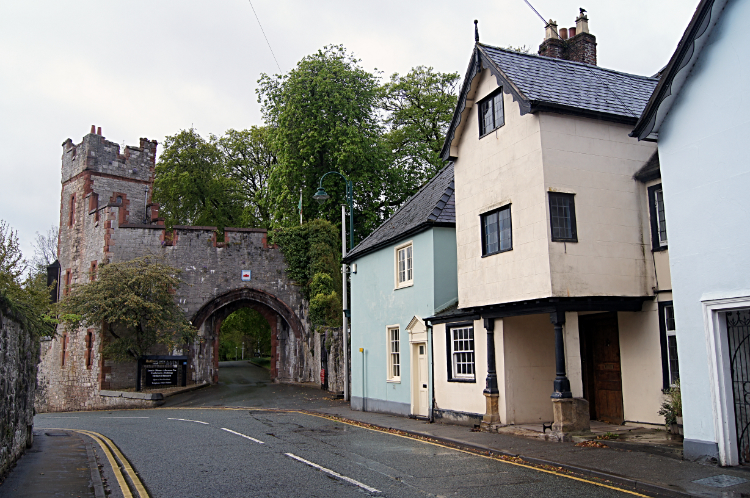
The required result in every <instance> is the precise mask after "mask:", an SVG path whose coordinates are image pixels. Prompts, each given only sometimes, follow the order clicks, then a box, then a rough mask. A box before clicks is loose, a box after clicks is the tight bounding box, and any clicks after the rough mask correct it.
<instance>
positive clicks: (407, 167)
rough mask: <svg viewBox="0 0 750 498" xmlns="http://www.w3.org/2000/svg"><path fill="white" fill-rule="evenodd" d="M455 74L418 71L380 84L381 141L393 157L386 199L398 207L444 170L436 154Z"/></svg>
mask: <svg viewBox="0 0 750 498" xmlns="http://www.w3.org/2000/svg"><path fill="white" fill-rule="evenodd" d="M458 81H459V74H458V73H440V72H436V71H435V70H434V69H433V68H431V67H424V66H418V67H415V68H413V69H412V70H411V71H409V72H408V73H407V74H406V75H403V76H402V75H399V74H397V73H395V74H393V75H392V76H391V81H390V82H388V83H385V84H384V85H383V99H382V108H383V109H384V110H385V111H386V112H387V115H386V118H385V124H386V126H387V129H388V131H387V133H386V134H385V135H384V140H385V143H386V146H387V147H388V150H390V151H391V154H392V163H391V166H390V169H389V178H391V181H389V182H388V185H389V186H390V187H392V188H391V189H389V191H388V193H387V195H386V198H387V199H388V202H389V205H390V207H395V208H397V207H398V206H400V205H401V204H402V203H403V202H404V201H405V200H406V199H407V198H408V197H410V196H411V195H413V194H414V193H416V191H417V190H418V189H419V187H421V186H422V185H423V184H424V183H426V182H427V181H428V180H429V179H430V178H432V177H433V176H435V175H436V174H437V172H438V171H440V169H441V168H442V167H443V166H444V165H445V163H444V161H443V160H442V159H441V158H440V150H441V149H442V147H443V142H444V141H445V134H446V132H447V130H448V126H449V125H450V121H451V118H452V117H453V110H454V109H455V107H456V102H457V97H456V85H457V83H458Z"/></svg>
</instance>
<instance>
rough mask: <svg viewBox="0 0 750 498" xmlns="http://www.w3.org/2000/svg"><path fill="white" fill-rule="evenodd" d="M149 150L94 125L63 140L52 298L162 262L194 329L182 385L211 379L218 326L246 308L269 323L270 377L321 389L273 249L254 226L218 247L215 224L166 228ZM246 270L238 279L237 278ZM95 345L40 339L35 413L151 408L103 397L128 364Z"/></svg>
mask: <svg viewBox="0 0 750 498" xmlns="http://www.w3.org/2000/svg"><path fill="white" fill-rule="evenodd" d="M156 145H157V144H156V142H155V141H151V140H148V139H145V138H142V139H141V140H140V145H139V146H138V147H131V146H126V147H125V149H124V150H123V151H121V150H120V146H119V145H118V144H116V143H114V142H110V141H108V140H106V139H105V138H104V137H103V136H102V135H101V128H99V129H98V130H96V129H95V128H94V127H92V128H91V133H90V134H88V135H86V136H85V137H83V140H82V142H81V143H79V144H74V143H73V142H72V140H70V139H68V140H66V141H65V142H64V143H63V155H62V194H61V200H60V236H59V241H58V261H59V264H60V270H59V279H58V281H59V282H60V285H59V286H58V296H59V297H62V296H63V294H64V293H66V292H67V291H68V289H69V287H70V286H71V285H72V284H76V283H84V282H85V281H87V280H89V279H91V278H93V275H94V274H95V271H96V268H97V266H98V265H100V264H102V263H103V262H105V261H112V262H117V261H127V260H130V259H133V258H137V257H140V256H146V255H156V256H161V257H163V258H164V259H165V261H166V263H167V264H170V265H171V266H174V267H176V268H179V269H180V270H182V274H181V278H182V280H183V284H182V285H181V286H180V288H179V289H178V291H177V294H176V296H175V299H176V300H177V302H178V303H179V305H180V307H181V308H182V309H183V311H184V312H185V314H186V316H187V317H188V318H189V319H190V320H191V321H192V323H193V325H194V326H195V327H196V328H198V330H199V334H198V339H197V340H196V342H195V343H193V344H190V345H189V346H188V348H187V350H186V351H184V353H185V354H187V355H188V356H189V358H190V360H189V365H188V369H189V370H188V372H189V375H188V380H189V381H191V382H195V383H203V382H209V383H215V382H217V381H218V366H219V362H218V351H219V340H218V339H219V337H218V336H219V330H220V327H221V322H222V320H224V319H225V318H226V317H228V316H229V315H230V314H231V313H233V312H234V311H236V310H237V309H239V308H242V307H249V308H253V309H255V310H257V311H258V312H260V314H261V315H262V316H263V317H265V318H266V320H268V323H269V325H270V326H271V334H272V336H271V341H272V366H271V376H272V378H273V379H274V380H276V381H278V382H315V383H317V384H320V375H319V373H320V357H321V354H320V348H321V344H322V343H323V342H325V337H323V338H322V339H321V336H320V335H319V334H314V333H312V326H311V324H310V322H309V319H308V309H307V302H306V301H305V300H304V299H303V296H302V293H301V292H300V288H299V287H298V286H297V285H295V284H294V283H293V282H292V281H291V280H290V279H289V277H288V276H287V272H286V263H285V261H284V257H283V255H282V254H281V251H280V250H279V249H278V248H277V247H275V246H270V245H269V244H268V243H267V240H266V230H263V229H254V228H227V229H226V231H225V237H224V239H225V240H224V241H223V242H217V237H216V228H215V227H193V226H175V227H173V230H167V229H166V227H165V226H164V222H163V219H161V218H159V214H158V209H159V206H158V205H157V204H154V203H153V202H152V201H151V194H152V191H153V180H154V168H155V163H156ZM248 272H249V274H250V279H249V280H246V281H245V280H243V279H242V274H243V273H244V274H247V273H248ZM246 278H247V277H246ZM103 339H104V338H103V337H102V333H101V331H100V330H99V328H98V327H97V328H88V329H80V330H76V331H71V332H66V331H64V330H62V329H61V330H58V334H57V336H56V337H55V338H54V339H53V340H51V341H47V342H44V343H42V351H41V355H42V362H41V365H40V371H39V386H40V392H39V395H38V396H37V400H38V402H37V409H38V410H39V411H62V410H85V409H97V408H111V407H115V406H123V405H124V406H149V405H150V404H151V403H152V401H149V400H143V399H129V398H123V397H112V396H107V395H103V392H105V393H108V392H110V391H117V390H119V389H125V388H132V387H134V385H135V375H136V370H137V369H136V367H135V362H133V363H114V362H112V361H110V360H108V359H105V358H104V357H103V355H102V346H103ZM329 342H330V341H329ZM161 354H164V352H162V353H161Z"/></svg>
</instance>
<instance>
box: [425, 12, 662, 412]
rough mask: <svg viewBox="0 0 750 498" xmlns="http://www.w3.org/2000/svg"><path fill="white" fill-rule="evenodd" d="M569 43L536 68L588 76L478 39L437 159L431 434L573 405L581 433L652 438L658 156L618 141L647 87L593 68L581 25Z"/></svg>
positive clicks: (658, 365) (657, 374) (657, 346)
mask: <svg viewBox="0 0 750 498" xmlns="http://www.w3.org/2000/svg"><path fill="white" fill-rule="evenodd" d="M576 27H577V32H578V35H577V36H574V37H572V38H568V39H561V38H565V37H566V36H567V33H566V32H563V30H560V31H561V35H562V36H561V37H560V38H557V34H556V27H555V29H554V30H551V29H549V27H548V30H547V35H548V39H547V40H545V42H544V43H543V44H542V46H541V47H540V52H541V53H547V54H552V55H555V56H556V57H568V58H580V57H582V56H580V54H582V53H583V54H586V57H583V58H582V59H580V60H585V61H587V62H588V63H580V62H575V61H570V60H564V59H561V58H552V57H542V56H536V55H525V54H519V53H517V52H513V51H509V50H503V49H499V48H495V47H491V46H488V45H485V44H480V43H479V40H478V36H477V44H476V46H475V49H474V52H473V54H472V58H471V62H470V64H469V68H468V70H467V73H466V76H465V79H464V82H463V87H462V89H461V93H460V94H459V102H458V105H457V108H456V111H455V114H454V118H453V122H452V124H451V127H450V129H449V132H448V136H447V139H446V144H445V147H444V149H443V156H444V159H451V160H453V161H454V163H455V203H456V242H457V255H458V261H457V263H458V298H459V301H458V302H459V304H458V307H457V308H456V309H453V310H450V311H448V312H444V313H441V314H438V315H436V316H434V317H430V318H429V319H428V321H429V323H430V324H431V326H432V337H433V362H434V386H435V387H434V397H433V403H434V413H435V416H436V418H441V417H442V418H445V419H450V420H452V421H457V422H464V423H469V424H476V423H479V422H480V420H484V421H485V422H487V423H490V424H523V423H535V422H536V423H539V422H549V421H551V420H553V403H552V402H551V396H552V399H568V398H585V399H587V400H588V401H589V402H590V404H589V409H590V416H591V418H592V419H598V420H603V421H608V422H613V423H623V422H626V421H632V422H639V423H650V424H662V423H663V418H662V417H660V416H659V415H658V414H657V412H658V410H659V406H660V404H661V402H662V389H663V388H664V387H668V385H669V383H670V382H671V381H672V374H670V372H669V361H668V359H669V356H668V346H669V340H668V331H667V330H666V329H667V325H670V326H671V324H672V323H673V321H669V320H668V318H670V316H669V312H670V308H669V304H670V303H669V302H670V301H671V295H670V292H669V291H670V289H671V285H670V282H669V263H668V255H667V252H666V250H665V249H666V232H665V231H664V230H661V232H659V229H660V227H661V228H664V223H663V215H662V218H661V225H660V224H659V223H660V219H659V213H663V198H662V197H661V196H660V190H659V189H658V184H659V182H660V181H659V170H658V159H656V156H655V151H656V146H655V145H654V144H652V143H648V142H638V140H636V139H634V138H630V137H629V136H628V134H629V132H630V131H631V130H632V126H633V124H634V123H635V122H636V121H637V116H639V114H640V112H641V111H642V109H643V108H644V107H645V105H646V103H647V101H648V98H649V96H650V94H651V91H652V90H653V88H654V87H655V85H656V83H657V80H656V79H654V78H649V77H642V76H634V75H629V74H624V73H619V72H616V71H611V70H606V69H602V68H599V67H597V66H596V65H595V60H596V42H595V38H594V37H593V36H592V35H591V34H590V33H589V32H588V20H587V19H586V17H585V16H584V15H583V14H582V15H581V16H579V18H578V19H577V26H576ZM565 31H567V30H565ZM574 32H575V30H573V29H572V28H571V34H573V33H574ZM549 37H553V38H549ZM552 49H555V50H556V52H555V50H552ZM592 51H593V63H592V58H591V54H592ZM657 190H658V192H659V193H657ZM650 198H653V199H651V200H650ZM655 202H660V203H661V204H659V205H657V204H656V203H655ZM652 213H653V216H652ZM653 233H656V236H657V241H658V236H659V233H662V235H663V237H662V238H663V239H664V240H663V243H662V242H659V243H658V245H655V244H656V242H654V240H653V237H652V234H653ZM674 360H675V362H673V363H674V364H675V375H676V357H675V358H674ZM493 363H494V365H493ZM493 366H494V372H493ZM579 406H583V407H585V406H586V404H585V403H581V404H579Z"/></svg>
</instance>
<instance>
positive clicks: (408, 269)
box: [396, 242, 414, 289]
mask: <svg viewBox="0 0 750 498" xmlns="http://www.w3.org/2000/svg"><path fill="white" fill-rule="evenodd" d="M412 247H413V246H412V243H411V242H409V243H408V244H404V245H402V246H399V247H397V248H396V288H397V289H398V288H401V287H408V286H410V285H412V284H414V270H413V261H412Z"/></svg>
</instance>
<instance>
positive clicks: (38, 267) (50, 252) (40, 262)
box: [31, 225, 60, 276]
mask: <svg viewBox="0 0 750 498" xmlns="http://www.w3.org/2000/svg"><path fill="white" fill-rule="evenodd" d="M59 233H60V229H59V227H58V226H57V225H53V226H51V227H50V228H49V230H47V233H46V234H41V233H39V232H37V233H36V238H35V239H34V241H33V242H32V243H31V245H32V247H33V248H34V256H33V257H32V259H31V267H32V272H34V273H42V274H44V275H45V276H46V274H47V267H48V266H49V265H51V264H52V263H54V262H55V260H56V259H57V237H58V234H59Z"/></svg>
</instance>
